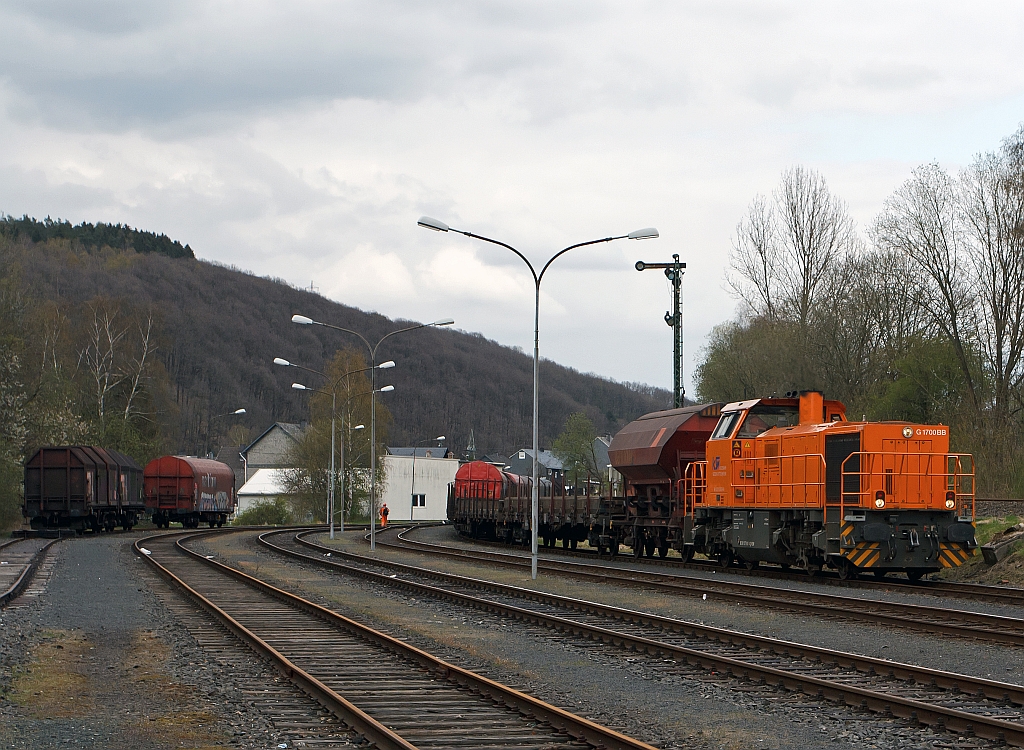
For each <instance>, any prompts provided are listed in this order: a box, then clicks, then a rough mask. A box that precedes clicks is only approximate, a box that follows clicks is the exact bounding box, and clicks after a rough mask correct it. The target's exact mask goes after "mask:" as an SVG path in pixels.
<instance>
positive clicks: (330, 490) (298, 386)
mask: <svg viewBox="0 0 1024 750" xmlns="http://www.w3.org/2000/svg"><path fill="white" fill-rule="evenodd" d="M391 364H392V365H394V363H393V362H392V363H391ZM295 367H298V365H295ZM302 369H306V368H302ZM364 369H370V368H364ZM311 372H315V370H311ZM354 372H362V370H355V371H354ZM347 374H349V375H351V374H352V373H347ZM335 385H337V383H335ZM292 388H294V389H295V390H297V391H313V392H314V393H322V394H324V395H325V396H326V395H328V394H330V396H331V472H330V476H331V481H330V484H329V485H328V487H327V515H328V522H329V525H330V530H331V539H334V484H335V476H336V472H335V470H334V412H335V402H336V396H335V394H336V393H337V391H336V390H331V391H322V390H320V389H319V388H309V387H308V386H305V385H303V384H302V383H292ZM393 390H395V386H393V385H386V386H384V387H383V388H379V389H377V390H375V391H364V392H363V393H353V394H351V395H350V396H349V397H348V398H346V399H345V401H344V402H343V403H342V407H344V406H345V405H346V404H348V402H349V401H351V400H352V399H353V398H355V397H356V396H369V395H372V394H374V393H390V392H391V391H393ZM354 429H356V430H361V429H363V425H357V426H356V427H355V428H354ZM341 472H342V480H341V481H342V485H341V497H342V501H343V504H342V509H341V530H342V532H344V531H345V507H344V498H345V441H342V442H341ZM371 482H372V474H371Z"/></svg>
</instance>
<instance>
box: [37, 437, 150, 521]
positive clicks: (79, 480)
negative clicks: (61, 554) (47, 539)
mask: <svg viewBox="0 0 1024 750" xmlns="http://www.w3.org/2000/svg"><path fill="white" fill-rule="evenodd" d="M145 510H146V508H145V505H144V503H143V501H142V467H140V466H139V465H138V464H137V463H135V461H133V460H132V459H131V458H130V457H129V456H126V455H124V454H123V453H118V452H117V451H115V450H110V449H108V448H98V447H95V446H85V445H79V446H56V447H46V448H40V449H39V450H38V451H36V452H35V453H34V454H32V457H31V458H29V460H28V461H26V462H25V505H24V506H23V508H22V514H23V515H24V516H25V518H27V519H29V521H30V522H31V525H32V528H33V529H46V528H61V527H62V528H70V529H76V530H78V531H84V530H87V529H91V530H92V531H113V530H114V529H115V528H116V527H117V526H121V527H122V528H124V529H125V530H126V531H127V530H129V529H131V528H132V527H133V526H134V525H135V524H136V522H137V521H138V518H139V516H141V515H143V514H144V513H145Z"/></svg>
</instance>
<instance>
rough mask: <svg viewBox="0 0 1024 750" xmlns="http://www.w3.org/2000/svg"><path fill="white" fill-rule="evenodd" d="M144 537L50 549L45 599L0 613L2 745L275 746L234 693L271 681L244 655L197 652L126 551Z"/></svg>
mask: <svg viewBox="0 0 1024 750" xmlns="http://www.w3.org/2000/svg"><path fill="white" fill-rule="evenodd" d="M138 536H139V535H138V534H112V535H103V536H99V537H91V536H90V537H85V538H81V539H73V540H69V541H65V542H62V543H60V544H58V545H55V546H54V547H52V548H51V551H50V554H56V555H58V560H57V564H56V567H55V569H54V573H53V575H52V577H51V578H50V580H49V581H48V583H47V584H46V588H45V590H44V592H43V593H42V594H41V595H40V596H39V597H37V598H35V599H33V600H31V601H21V600H17V601H16V602H15V603H14V605H12V606H11V607H9V608H7V609H5V610H2V611H0V747H4V748H56V747H61V748H66V747H80V748H104V749H105V750H109V748H133V749H134V748H138V749H140V750H148V749H149V748H154V749H155V748H167V747H189V748H206V747H221V746H231V747H245V748H269V747H276V746H277V744H278V741H279V737H278V733H277V732H275V731H274V729H273V727H272V726H270V725H269V723H268V720H267V719H266V718H265V717H264V716H263V715H261V714H260V713H259V712H258V711H256V710H255V709H254V708H253V707H252V705H251V701H248V700H245V699H244V697H243V695H242V694H241V693H240V692H239V690H238V686H239V684H240V682H239V681H240V680H249V679H251V676H252V675H256V676H257V678H258V677H259V676H260V675H262V676H263V677H264V678H266V679H269V680H272V679H273V674H272V673H271V672H269V671H268V669H267V668H266V667H265V665H263V663H262V662H260V661H259V660H258V659H256V657H255V656H253V655H251V654H250V653H249V652H248V651H246V650H245V649H244V648H242V647H238V648H239V654H237V655H236V656H235V658H234V660H233V661H234V663H235V665H236V666H234V667H230V668H225V666H224V664H223V663H221V662H218V661H215V660H212V659H211V658H210V655H209V654H206V653H204V652H203V651H202V649H201V648H200V647H199V646H198V645H197V643H196V641H195V640H194V639H193V638H192V636H191V635H190V634H189V632H188V631H187V630H185V629H184V628H183V627H182V625H181V624H180V622H179V621H178V620H177V618H176V617H175V616H174V615H173V614H172V613H171V612H170V611H169V610H168V609H167V607H165V606H164V604H163V603H162V602H161V599H160V598H159V597H158V596H156V594H155V592H158V593H162V594H163V595H164V596H177V595H176V594H173V593H172V592H169V591H168V590H167V586H166V584H165V583H164V582H163V581H162V580H160V579H158V578H157V577H156V576H155V575H154V574H153V573H151V572H150V571H148V570H147V569H146V566H145V564H144V562H143V561H141V560H140V559H139V558H138V557H136V556H135V555H134V554H133V553H132V552H131V544H132V542H134V541H135V539H136V538H138ZM245 684H249V683H248V682H246V683H245Z"/></svg>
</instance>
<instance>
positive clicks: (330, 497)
mask: <svg viewBox="0 0 1024 750" xmlns="http://www.w3.org/2000/svg"><path fill="white" fill-rule="evenodd" d="M274 364H275V365H279V366H281V367H295V368H297V369H299V370H305V371H306V372H311V373H313V374H315V375H319V376H320V377H322V378H323V379H324V380H327V375H326V374H324V373H322V372H320V371H319V370H314V369H312V368H309V367H303V366H302V365H297V364H294V363H292V362H289V361H288V360H287V359H282V358H281V357H274ZM394 366H395V362H394V360H388V361H387V362H381V363H380V364H379V365H377V366H376V369H378V370H387V369H390V368H392V367H394ZM372 369H374V368H373V367H362V368H360V369H358V370H352V371H350V372H346V373H345V374H344V375H340V376H338V378H337V379H336V380H335V381H334V382H333V383H331V483H330V485H329V486H328V488H327V512H328V516H329V518H330V528H331V539H334V485H335V481H336V480H335V476H336V475H335V472H334V415H335V404H336V403H337V392H338V383H340V382H341V381H342V379H343V378H347V377H348V376H349V375H355V374H356V373H360V372H366V371H367V370H372ZM371 382H372V381H371ZM296 385H299V384H298V383H292V388H295V386H296ZM297 390H313V389H311V388H306V387H305V386H303V387H302V388H300V389H297ZM392 390H394V386H392ZM357 395H358V394H357ZM362 395H366V394H362ZM351 398H352V397H351V396H349V397H348V399H345V403H346V404H347V403H348V402H349V400H350V399H351ZM341 445H342V454H341V470H342V472H344V471H345V452H344V451H345V444H344V443H342V444H341ZM341 530H342V531H344V530H345V516H344V511H343V512H342V519H341Z"/></svg>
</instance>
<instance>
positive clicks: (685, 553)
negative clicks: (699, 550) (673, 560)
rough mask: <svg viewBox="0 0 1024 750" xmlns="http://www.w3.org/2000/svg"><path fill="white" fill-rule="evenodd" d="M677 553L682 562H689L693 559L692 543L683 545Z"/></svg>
mask: <svg viewBox="0 0 1024 750" xmlns="http://www.w3.org/2000/svg"><path fill="white" fill-rule="evenodd" d="M679 554H680V555H681V556H682V558H683V562H684V563H688V562H690V560H692V559H693V545H692V544H687V545H685V546H684V547H683V549H682V551H681V552H680V553H679Z"/></svg>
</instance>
